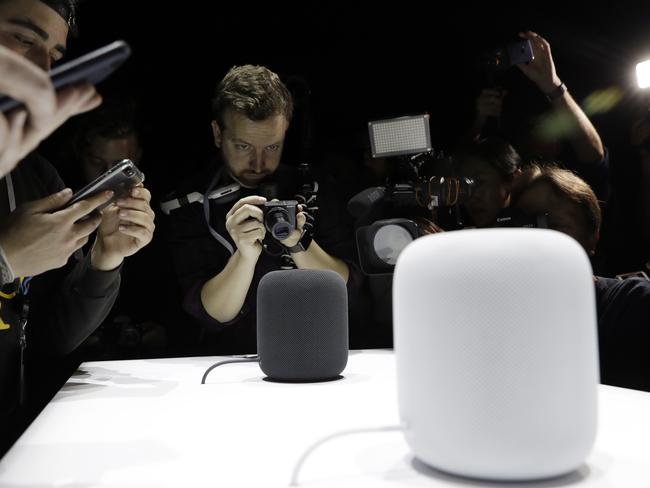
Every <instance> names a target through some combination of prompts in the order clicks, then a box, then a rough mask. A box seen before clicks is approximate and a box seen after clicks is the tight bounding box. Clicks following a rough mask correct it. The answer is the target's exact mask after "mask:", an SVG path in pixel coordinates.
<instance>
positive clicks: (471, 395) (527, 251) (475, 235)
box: [393, 228, 599, 481]
mask: <svg viewBox="0 0 650 488" xmlns="http://www.w3.org/2000/svg"><path fill="white" fill-rule="evenodd" d="M393 327H394V336H395V337H394V338H395V344H394V345H395V354H396V360H397V381H398V398H399V412H400V418H401V421H402V424H403V425H404V428H405V436H406V440H407V442H408V444H409V446H410V447H411V449H412V450H413V452H414V454H415V456H416V458H418V459H419V460H420V461H422V462H424V463H425V464H427V465H429V466H431V467H433V468H436V469H439V470H442V471H445V472H448V473H452V474H457V475H461V476H467V477H472V478H479V479H488V480H504V481H519V480H534V479H542V478H550V477H555V476H560V475H564V474H567V473H569V472H571V471H573V470H575V469H577V468H579V467H580V466H581V465H582V464H583V463H584V460H585V458H586V456H587V455H588V453H589V452H590V450H591V448H592V446H593V443H594V439H595V435H596V422H597V387H598V381H599V374H598V344H597V336H596V334H597V325H596V304H595V291H594V283H593V276H592V270H591V265H590V263H589V259H588V257H587V255H586V253H585V251H584V250H583V249H582V247H581V246H580V245H579V244H578V243H577V242H576V241H575V240H573V239H572V238H571V237H568V236H566V235H564V234H561V233H559V232H555V231H552V230H545V229H523V228H521V229H480V230H479V229H477V230H462V231H455V232H446V233H439V234H434V235H429V236H426V237H422V238H420V239H417V240H415V241H414V242H413V243H411V244H410V245H409V246H407V247H406V249H405V250H404V251H403V252H402V254H401V255H400V256H399V259H398V261H397V264H396V267H395V275H394V281H393Z"/></svg>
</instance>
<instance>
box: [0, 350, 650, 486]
mask: <svg viewBox="0 0 650 488" xmlns="http://www.w3.org/2000/svg"><path fill="white" fill-rule="evenodd" d="M218 359H219V358H214V357H211V358H209V357H201V358H173V359H156V360H138V361H106V362H92V363H84V364H83V365H82V366H81V368H80V369H81V370H82V371H83V373H82V374H80V375H75V376H73V377H72V378H71V379H70V380H69V381H68V382H67V383H66V385H65V386H64V387H63V388H62V389H61V391H60V392H59V393H58V394H57V395H56V396H55V398H54V399H53V400H52V402H51V403H50V404H49V405H48V406H47V407H46V408H45V410H44V411H43V412H42V413H41V415H40V416H39V417H38V418H37V419H36V420H35V421H34V423H33V424H32V425H31V426H30V428H29V429H28V430H27V431H26V432H25V433H24V434H23V436H22V437H21V438H20V440H19V441H18V442H17V443H16V445H14V447H13V448H12V449H11V450H10V451H9V453H7V455H6V456H5V457H4V458H3V459H2V461H1V462H0V487H2V488H36V487H45V486H47V487H60V488H84V487H90V486H93V487H94V486H97V487H120V488H128V487H136V486H137V487H172V486H173V487H208V486H209V487H238V486H246V487H248V486H250V487H286V486H288V485H289V481H290V478H291V473H292V470H293V468H294V465H295V463H296V461H297V459H298V458H299V457H300V455H301V454H302V453H303V452H304V450H305V449H306V448H307V447H308V446H310V445H311V444H312V443H313V442H315V441H317V440H319V439H321V438H323V437H326V436H328V435H330V434H332V433H335V432H338V431H342V430H346V429H357V428H363V427H371V428H372V427H384V426H391V425H396V424H397V423H398V414H397V401H396V397H397V395H396V387H395V365H394V356H393V353H392V352H390V351H363V352H361V351H353V352H351V353H350V359H349V362H348V366H347V368H346V370H345V371H344V373H343V375H344V379H342V380H338V381H334V382H326V383H316V384H279V383H271V382H268V381H264V380H263V375H262V373H261V371H260V370H259V367H258V366H257V364H255V363H249V364H235V365H226V366H221V367H219V368H217V369H215V370H214V371H213V372H212V373H211V375H210V376H209V377H208V383H207V384H206V385H201V384H200V381H201V376H202V374H203V372H204V371H205V369H206V368H207V367H208V366H210V365H211V364H212V363H213V362H215V361H216V360H218ZM467 455H468V456H471V455H472V454H471V450H469V451H468V453H467ZM298 486H304V487H324V486H332V487H334V486H335V487H366V486H372V487H401V486H409V487H410V486H414V487H460V486H502V484H499V483H489V482H480V481H474V480H467V479H461V478H456V477H453V476H449V475H445V474H443V473H440V472H437V471H435V470H432V469H430V468H428V467H426V466H423V465H422V464H420V463H419V462H418V461H417V460H414V459H413V456H412V454H411V453H410V451H409V448H408V446H407V444H406V442H405V441H404V438H403V435H402V433H401V432H371V433H359V434H351V435H347V436H343V437H339V438H335V439H332V440H331V441H329V442H327V443H326V444H324V445H322V446H320V447H319V448H317V449H316V450H315V451H314V452H313V453H312V454H311V456H310V457H309V458H308V459H307V461H306V462H305V464H304V465H303V468H302V470H301V474H300V478H299V485H298ZM505 486H509V487H513V486H526V487H533V486H534V487H542V486H544V487H561V486H580V487H594V488H595V487H598V488H604V487H616V488H633V487H650V394H647V393H643V392H637V391H633V390H626V389H621V388H613V387H606V386H601V387H600V421H599V433H598V438H597V441H596V447H595V448H594V450H593V452H592V453H591V455H590V456H589V457H588V459H587V461H586V463H585V465H584V466H583V467H582V468H581V469H580V470H579V471H577V472H575V473H573V474H571V475H569V476H567V477H564V478H560V479H555V480H551V481H546V482H538V483H523V484H506V485H505Z"/></svg>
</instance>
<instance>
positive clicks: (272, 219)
mask: <svg viewBox="0 0 650 488" xmlns="http://www.w3.org/2000/svg"><path fill="white" fill-rule="evenodd" d="M265 224H266V229H267V230H268V231H269V232H271V235H272V236H273V237H274V238H275V239H277V240H278V241H282V240H284V239H286V238H287V237H289V235H291V233H292V232H293V231H294V227H293V225H291V223H290V222H289V214H288V213H287V211H286V210H285V209H283V208H276V209H273V210H271V211H269V213H268V214H267V216H266V221H265Z"/></svg>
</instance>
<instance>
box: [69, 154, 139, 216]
mask: <svg viewBox="0 0 650 488" xmlns="http://www.w3.org/2000/svg"><path fill="white" fill-rule="evenodd" d="M142 182H144V173H142V171H140V170H139V169H138V168H137V167H136V166H135V164H134V163H133V161H131V160H130V159H125V160H123V161H120V162H119V163H117V164H116V165H115V166H113V167H112V168H111V169H109V170H108V171H106V172H105V173H104V174H103V175H101V176H99V177H98V178H97V179H95V180H94V181H92V182H91V183H89V184H88V185H86V186H85V187H83V188H82V189H81V190H79V191H78V192H76V193H75V194H74V195H72V198H70V200H69V201H68V203H66V205H65V207H66V208H67V207H69V206H70V205H73V204H74V203H76V202H78V201H81V200H85V199H86V198H88V197H90V196H93V195H96V194H97V193H100V192H103V191H107V190H111V191H113V192H114V194H113V197H112V198H111V199H110V200H108V201H107V202H105V203H104V204H102V205H101V206H99V207H97V208H96V209H95V211H96V212H98V211H101V210H102V209H104V208H106V207H107V206H109V205H110V204H112V203H113V202H115V201H116V200H118V199H120V198H126V197H127V196H128V195H129V193H130V192H131V190H132V189H133V188H134V187H136V186H138V185H139V184H141V183H142Z"/></svg>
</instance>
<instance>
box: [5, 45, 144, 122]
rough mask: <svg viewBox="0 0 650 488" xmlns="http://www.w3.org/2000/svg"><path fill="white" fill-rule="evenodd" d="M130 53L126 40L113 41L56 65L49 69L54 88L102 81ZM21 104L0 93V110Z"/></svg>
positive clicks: (6, 110)
mask: <svg viewBox="0 0 650 488" xmlns="http://www.w3.org/2000/svg"><path fill="white" fill-rule="evenodd" d="M130 55H131V48H130V47H129V45H128V44H127V43H126V42H124V41H115V42H112V43H111V44H108V45H107V46H104V47H101V48H99V49H96V50H94V51H91V52H89V53H88V54H85V55H83V56H81V57H79V58H76V59H72V60H70V61H68V62H67V63H63V64H62V65H60V66H57V67H56V68H54V69H53V70H52V71H50V79H51V80H52V84H53V85H54V88H55V89H56V90H60V89H61V88H65V87H67V86H71V85H78V84H80V83H84V82H87V83H90V84H91V85H96V84H97V83H100V82H101V81H104V80H105V79H106V78H107V77H108V76H109V75H110V74H111V73H113V72H114V71H115V70H116V69H117V68H118V67H119V66H120V65H121V64H122V63H124V61H126V60H127V58H128V57H129V56H130ZM22 106H23V104H22V103H21V102H19V101H17V100H14V99H13V98H11V97H9V96H7V95H0V112H9V111H10V110H14V109H16V108H19V107H22Z"/></svg>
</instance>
